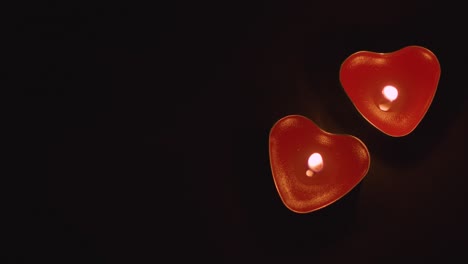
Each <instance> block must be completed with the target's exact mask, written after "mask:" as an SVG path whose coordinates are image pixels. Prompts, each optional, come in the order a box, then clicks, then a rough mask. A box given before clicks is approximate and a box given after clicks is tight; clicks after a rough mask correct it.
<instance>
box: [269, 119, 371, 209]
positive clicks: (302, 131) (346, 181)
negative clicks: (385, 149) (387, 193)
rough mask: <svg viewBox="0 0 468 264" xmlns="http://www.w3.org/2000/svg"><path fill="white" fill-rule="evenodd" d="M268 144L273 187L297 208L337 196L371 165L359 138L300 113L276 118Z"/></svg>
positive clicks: (319, 205)
mask: <svg viewBox="0 0 468 264" xmlns="http://www.w3.org/2000/svg"><path fill="white" fill-rule="evenodd" d="M269 145H270V164H271V170H272V174H273V179H274V182H275V185H276V188H277V190H278V193H279V195H280V197H281V200H282V201H283V203H284V205H285V206H286V207H287V208H289V209H290V210H292V211H294V212H297V213H308V212H312V211H315V210H318V209H320V208H323V207H325V206H327V205H330V204H331V203H333V202H335V201H337V200H338V199H340V198H341V197H343V196H344V195H346V194H347V193H348V192H349V191H351V190H352V189H353V188H354V187H355V186H356V185H357V184H358V183H359V182H360V181H361V180H362V179H363V178H364V177H365V175H366V174H367V171H368V169H369V165H370V157H369V152H368V150H367V147H366V146H365V145H364V143H363V142H362V141H360V140H359V139H357V138H356V137H353V136H349V135H335V134H331V133H327V132H325V131H323V130H322V129H320V128H319V127H318V126H317V125H316V124H315V123H313V122H312V121H311V120H309V119H308V118H306V117H304V116H300V115H290V116H286V117H284V118H282V119H280V120H279V121H278V122H277V123H276V124H275V125H274V126H273V127H272V129H271V131H270V138H269ZM317 154H319V155H320V157H318V155H317ZM320 162H322V163H321V164H319V163H320Z"/></svg>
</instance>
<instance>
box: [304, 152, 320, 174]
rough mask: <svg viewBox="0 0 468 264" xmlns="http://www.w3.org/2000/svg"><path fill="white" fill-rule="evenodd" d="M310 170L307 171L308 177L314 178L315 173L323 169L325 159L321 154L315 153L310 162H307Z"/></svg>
mask: <svg viewBox="0 0 468 264" xmlns="http://www.w3.org/2000/svg"><path fill="white" fill-rule="evenodd" d="M307 164H308V165H309V168H310V170H307V171H306V175H307V176H309V177H312V176H313V175H314V173H316V172H319V171H321V170H322V169H323V159H322V155H320V154H319V153H313V154H312V155H310V157H309V160H308V161H307Z"/></svg>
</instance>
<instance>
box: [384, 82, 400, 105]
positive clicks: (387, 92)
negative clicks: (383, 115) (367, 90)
mask: <svg viewBox="0 0 468 264" xmlns="http://www.w3.org/2000/svg"><path fill="white" fill-rule="evenodd" d="M382 94H383V95H384V96H385V98H387V99H388V100H389V101H390V102H392V101H394V100H395V99H397V97H398V90H397V88H395V87H394V86H391V85H387V86H385V87H384V88H383V90H382Z"/></svg>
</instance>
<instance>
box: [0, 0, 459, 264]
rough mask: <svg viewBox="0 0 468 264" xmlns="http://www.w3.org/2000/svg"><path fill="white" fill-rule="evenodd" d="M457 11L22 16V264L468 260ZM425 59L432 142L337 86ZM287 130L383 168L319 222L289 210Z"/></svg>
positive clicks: (421, 6) (232, 9) (15, 187)
mask: <svg viewBox="0 0 468 264" xmlns="http://www.w3.org/2000/svg"><path fill="white" fill-rule="evenodd" d="M443 4H444V3H430V2H427V1H421V2H408V1H401V2H396V1H382V2H375V1H346V2H345V1H343V2H342V3H341V2H338V1H324V2H318V1H303V2H292V1H275V2H270V1H264V2H261V1H246V2H242V1H221V2H220V1H202V2H197V1H193V2H181V1H174V2H170V3H153V4H150V3H145V4H140V3H138V2H119V1H116V2H112V3H110V2H109V3H105V2H99V1H98V2H93V3H87V2H83V1H81V2H76V3H73V2H67V3H62V4H58V3H53V2H47V3H45V2H44V3H34V4H29V5H25V6H22V7H21V9H20V10H21V13H20V15H17V16H14V18H12V19H11V21H12V23H9V24H7V25H8V26H11V27H12V28H14V30H15V32H16V35H15V36H14V37H13V38H12V39H11V40H14V41H13V46H12V47H11V48H12V49H11V50H10V49H9V50H7V51H8V53H10V54H13V57H14V60H13V61H12V63H11V64H10V65H9V68H10V69H14V70H18V71H15V72H16V75H12V77H13V79H14V80H15V82H14V84H13V88H15V91H19V96H18V97H15V98H18V101H15V103H16V105H17V107H16V108H14V109H13V110H11V112H12V113H11V116H19V117H18V118H15V119H14V121H15V125H14V126H12V127H13V128H14V133H15V135H16V136H18V137H19V140H17V141H13V142H14V143H15V144H16V145H17V147H16V151H15V152H12V155H10V156H12V157H14V158H16V157H18V159H17V160H18V161H19V162H18V164H17V165H16V163H15V165H16V169H15V170H14V171H13V172H10V173H7V174H5V175H4V176H3V177H2V178H3V179H2V182H3V183H2V187H4V188H5V191H2V195H3V198H2V200H1V206H2V208H3V209H2V210H3V213H2V221H3V222H2V225H1V229H0V231H1V237H2V239H1V241H2V243H3V244H2V247H1V253H2V255H4V256H5V258H4V259H6V260H5V262H6V263H39V262H44V261H45V262H44V263H158V262H164V263H166V262H167V263H175V262H181V261H190V262H193V261H204V262H212V261H213V262H214V263H258V262H261V263H284V262H287V263H293V262H299V261H306V262H308V263H343V262H352V263H355V262H356V263H359V262H361V263H396V262H398V263H406V262H414V261H418V262H427V261H430V260H434V261H436V262H446V261H449V260H451V259H455V258H457V259H462V260H466V259H467V258H466V256H465V254H464V251H465V247H466V246H468V239H467V235H468V227H467V223H468V221H467V220H468V219H467V218H468V213H467V208H468V207H467V205H466V202H468V197H467V192H466V186H467V184H468V181H467V176H468V175H467V170H466V163H467V159H466V154H465V149H466V141H465V134H466V132H467V129H466V125H465V124H466V120H467V109H466V95H465V90H466V82H465V78H466V69H465V64H466V62H465V61H466V59H467V54H466V52H464V51H465V50H466V47H467V44H468V43H467V40H466V39H465V36H464V34H465V31H466V30H465V26H466V25H467V21H466V16H465V15H464V14H463V12H462V11H463V8H460V7H457V6H449V5H443ZM408 45H421V46H424V47H426V48H428V49H430V50H431V51H433V52H434V53H435V54H436V55H437V57H438V59H439V61H440V64H441V68H442V75H441V79H440V82H439V86H438V90H437V93H436V96H435V98H434V101H433V103H432V105H431V107H430V109H429V111H428V112H427V114H426V116H425V118H424V119H423V120H422V122H421V123H420V124H419V126H418V127H417V129H416V130H414V131H413V132H412V133H411V134H410V135H408V136H405V137H402V138H392V137H389V136H386V135H384V134H382V133H381V132H379V131H378V130H377V129H375V128H374V127H372V126H371V125H370V124H369V123H367V122H366V121H365V120H364V119H363V118H362V117H361V116H360V115H359V113H358V112H357V111H356V110H355V108H354V107H353V105H352V103H351V102H350V101H349V99H348V98H347V97H346V95H345V93H344V91H343V89H342V88H341V86H340V83H339V79H338V76H339V67H340V64H341V63H342V62H343V61H344V59H346V57H347V56H349V55H350V54H352V53H354V52H356V51H360V50H369V51H376V52H391V51H395V50H398V49H400V48H402V47H405V46H408ZM10 51H11V52H10ZM13 114H14V115H13ZM288 114H302V115H305V116H307V117H309V118H310V119H312V120H314V121H315V122H316V124H317V125H319V126H320V127H321V128H322V129H324V130H327V131H329V132H332V133H342V134H351V135H354V136H357V137H358V138H360V139H361V140H362V141H363V142H364V143H365V144H366V145H367V147H368V148H369V151H370V153H371V159H372V161H371V167H370V170H369V173H368V175H367V176H366V178H365V179H364V180H363V181H362V182H361V183H360V185H358V187H356V188H355V189H354V190H353V191H351V192H350V193H349V194H348V195H347V196H345V197H344V198H343V199H341V200H339V201H338V202H336V203H334V204H332V205H330V206H328V207H326V208H324V209H321V210H319V211H316V212H314V213H311V214H303V215H300V214H295V213H293V212H291V211H289V210H288V209H287V208H286V207H285V206H284V205H283V204H282V203H281V200H280V198H279V196H278V194H277V192H276V189H275V186H274V183H273V180H272V176H271V172H270V167H269V158H268V133H269V130H270V128H271V126H272V125H273V124H274V123H275V122H276V121H277V120H278V119H279V118H281V117H283V116H285V115H288Z"/></svg>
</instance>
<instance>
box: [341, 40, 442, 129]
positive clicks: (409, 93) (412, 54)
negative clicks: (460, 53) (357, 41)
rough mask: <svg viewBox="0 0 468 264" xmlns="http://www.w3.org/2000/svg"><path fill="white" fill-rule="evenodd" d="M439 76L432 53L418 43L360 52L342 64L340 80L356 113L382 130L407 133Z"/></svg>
mask: <svg viewBox="0 0 468 264" xmlns="http://www.w3.org/2000/svg"><path fill="white" fill-rule="evenodd" d="M439 78H440V65H439V61H438V60H437V58H436V56H435V55H434V54H433V53H432V52H431V51H430V50H428V49H426V48H424V47H420V46H408V47H405V48H402V49H400V50H398V51H394V52H391V53H376V52H369V51H360V52H357V53H354V54H352V55H351V56H349V57H348V58H347V59H346V60H345V61H344V62H343V64H342V66H341V70H340V81H341V84H342V86H343V88H344V90H345V92H346V93H347V95H348V97H349V98H350V100H351V101H352V102H353V104H354V106H355V107H356V109H357V110H358V111H359V113H360V114H361V115H362V116H363V117H364V118H365V119H366V120H367V121H369V122H370V123H371V124H372V125H373V126H374V127H376V128H377V129H379V130H380V131H382V132H383V133H385V134H387V135H389V136H394V137H401V136H405V135H408V134H409V133H411V132H412V131H413V130H414V129H415V128H416V127H417V126H418V124H419V123H420V122H421V120H422V119H423V118H424V116H425V114H426V112H427V110H428V109H429V106H430V105H431V103H432V100H433V98H434V95H435V93H436V90H437V85H438V82H439Z"/></svg>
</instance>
